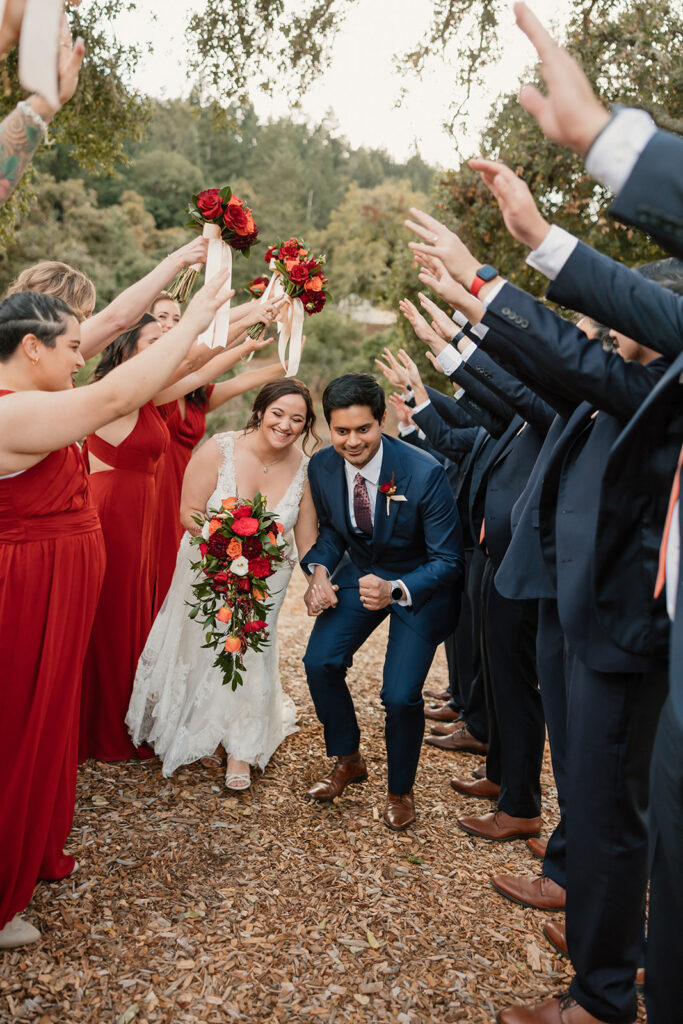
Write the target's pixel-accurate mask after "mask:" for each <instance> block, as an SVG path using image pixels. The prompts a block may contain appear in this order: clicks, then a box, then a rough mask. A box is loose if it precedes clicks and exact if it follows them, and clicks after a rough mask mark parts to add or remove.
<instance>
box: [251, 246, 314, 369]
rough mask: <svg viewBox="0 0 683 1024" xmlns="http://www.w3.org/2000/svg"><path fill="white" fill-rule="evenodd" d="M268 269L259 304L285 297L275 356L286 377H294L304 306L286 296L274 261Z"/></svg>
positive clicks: (297, 362) (297, 365)
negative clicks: (266, 285)
mask: <svg viewBox="0 0 683 1024" xmlns="http://www.w3.org/2000/svg"><path fill="white" fill-rule="evenodd" d="M270 269H271V271H272V275H271V278H270V281H269V282H268V287H267V288H266V290H265V292H264V293H263V295H262V296H261V302H266V301H267V300H268V299H269V298H270V297H271V295H272V296H273V298H274V299H278V298H279V297H280V296H281V295H284V296H285V301H284V302H283V304H282V307H281V310H280V315H279V317H278V343H277V354H278V358H279V360H280V362H281V363H282V367H283V369H286V370H287V373H286V376H287V377H294V376H295V375H296V373H297V371H298V369H299V363H300V362H301V349H302V347H303V334H304V304H303V302H302V301H301V299H293V298H292V296H291V295H287V294H286V292H285V289H284V286H283V284H282V275H281V274H279V273H278V272H277V270H276V269H275V260H271V262H270ZM287 345H289V368H288V367H287V359H286V356H287Z"/></svg>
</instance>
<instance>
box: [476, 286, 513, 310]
mask: <svg viewBox="0 0 683 1024" xmlns="http://www.w3.org/2000/svg"><path fill="white" fill-rule="evenodd" d="M504 284H507V281H505V280H503V281H499V282H498V284H497V285H496V286H495V288H492V289H491V291H490V292H488V294H486V295H485V296H484V298H483V299H482V300H481V304H482V306H483V307H484V309H488V308H489V306H490V304H491V303H492V302H493V300H494V299H495V297H496V295H497V294H498V292H499V291H500V290H501V288H502V287H503V285H504Z"/></svg>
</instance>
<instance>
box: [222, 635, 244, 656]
mask: <svg viewBox="0 0 683 1024" xmlns="http://www.w3.org/2000/svg"><path fill="white" fill-rule="evenodd" d="M225 649H226V651H227V652H228V653H229V654H237V652H238V651H240V650H241V649H242V641H241V640H240V638H239V637H238V636H229V637H228V639H227V640H226V641H225Z"/></svg>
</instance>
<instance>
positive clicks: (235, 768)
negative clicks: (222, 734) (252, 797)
mask: <svg viewBox="0 0 683 1024" xmlns="http://www.w3.org/2000/svg"><path fill="white" fill-rule="evenodd" d="M225 784H226V786H227V787H228V789H249V786H250V785H251V768H250V766H249V762H248V761H238V760H237V759H236V758H234V757H233V756H232V754H229V755H228V768H227V771H226V773H225Z"/></svg>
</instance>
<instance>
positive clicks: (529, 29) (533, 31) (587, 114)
mask: <svg viewBox="0 0 683 1024" xmlns="http://www.w3.org/2000/svg"><path fill="white" fill-rule="evenodd" d="M514 11H515V18H516V19H517V24H518V26H519V27H520V28H521V30H522V32H523V33H524V35H525V36H527V38H528V39H529V40H530V41H531V43H533V45H534V46H535V47H536V52H537V53H538V56H539V57H540V59H541V70H542V72H543V78H544V79H545V84H546V86H547V89H548V95H547V96H544V95H543V94H542V93H541V92H539V90H538V89H537V88H536V87H535V86H533V85H525V86H524V87H523V88H522V91H521V92H520V95H519V101H520V103H521V104H522V106H523V107H524V109H525V110H527V111H528V112H529V113H530V114H531V116H532V117H535V118H536V120H537V121H538V124H539V127H540V128H541V131H542V132H543V134H544V135H547V137H548V138H549V139H552V140H553V142H559V143H560V144H561V145H562V146H568V147H569V149H573V150H574V151H575V152H576V153H580V154H581V155H582V156H585V155H586V154H587V153H588V150H589V149H590V148H591V146H592V145H593V143H594V141H595V139H596V138H597V136H598V135H599V134H600V132H601V131H602V129H603V128H604V127H605V125H606V124H607V122H608V121H609V119H610V115H609V113H608V111H607V110H606V109H605V108H604V107H603V105H602V103H600V101H599V100H598V98H597V96H596V95H595V93H594V92H593V89H592V88H591V84H590V82H589V81H588V79H587V78H586V76H585V74H584V73H583V71H582V70H581V68H580V66H579V64H578V63H577V61H575V60H574V58H573V57H572V56H571V55H570V54H569V53H568V52H567V50H565V49H564V48H563V47H562V46H558V44H557V43H556V42H555V40H554V39H553V37H552V36H551V35H550V33H549V32H548V31H547V30H546V29H545V28H544V27H543V25H542V24H541V22H540V21H539V20H538V18H537V17H536V15H535V14H533V13H532V12H531V11H530V10H529V8H528V7H527V5H526V4H525V3H516V4H515V5H514Z"/></svg>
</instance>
